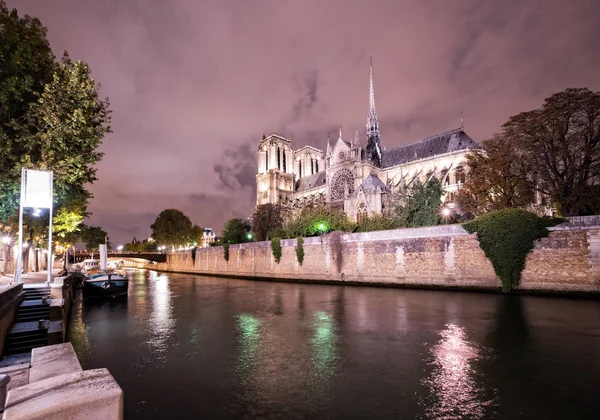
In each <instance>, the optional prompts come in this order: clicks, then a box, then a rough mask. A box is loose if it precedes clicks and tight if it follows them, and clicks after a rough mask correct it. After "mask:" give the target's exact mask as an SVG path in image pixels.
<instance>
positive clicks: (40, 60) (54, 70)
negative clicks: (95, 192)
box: [0, 0, 111, 221]
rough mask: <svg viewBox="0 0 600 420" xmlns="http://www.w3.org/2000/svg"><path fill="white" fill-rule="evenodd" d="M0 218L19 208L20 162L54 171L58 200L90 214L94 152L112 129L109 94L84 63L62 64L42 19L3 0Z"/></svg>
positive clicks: (68, 207) (0, 4)
mask: <svg viewBox="0 0 600 420" xmlns="http://www.w3.org/2000/svg"><path fill="white" fill-rule="evenodd" d="M0 28H1V29H0V167H2V168H3V170H2V171H0V220H4V221H8V220H10V219H11V218H12V217H13V215H14V214H15V213H16V211H17V208H18V194H19V190H20V176H21V168H22V167H25V168H33V169H41V170H51V171H53V173H54V201H55V202H56V203H58V207H57V208H56V213H57V214H58V212H59V211H60V209H61V208H65V209H66V210H67V211H68V212H72V213H77V214H79V215H80V216H82V217H83V216H85V215H86V210H87V202H88V200H89V199H90V198H91V194H90V193H89V192H88V191H87V189H86V188H85V186H86V185H87V184H88V183H91V182H93V181H95V179H96V177H95V173H96V169H95V167H94V165H95V164H96V163H97V162H98V161H99V160H100V159H101V158H102V154H101V153H99V152H98V151H97V148H98V146H99V145H100V143H101V140H102V138H103V137H104V135H105V134H107V133H109V132H110V131H111V129H110V110H109V103H108V100H107V99H106V100H100V99H99V96H98V89H99V87H98V85H97V84H96V83H95V82H94V80H93V79H91V77H90V70H89V67H88V66H87V64H85V63H82V62H79V61H77V62H75V63H73V62H72V61H71V60H70V58H69V56H68V54H67V53H66V52H65V54H64V56H63V58H62V60H61V61H60V62H59V63H55V62H54V56H53V55H52V52H51V50H50V47H49V45H48V41H47V40H46V29H45V28H44V27H43V26H42V25H41V23H40V22H39V20H37V19H33V18H30V17H28V16H25V17H23V18H19V17H18V15H17V12H16V11H15V10H13V11H10V12H9V11H8V9H7V8H6V6H5V4H4V2H3V1H2V0H0Z"/></svg>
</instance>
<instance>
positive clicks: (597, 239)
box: [155, 219, 600, 294]
mask: <svg viewBox="0 0 600 420" xmlns="http://www.w3.org/2000/svg"><path fill="white" fill-rule="evenodd" d="M576 223H578V225H572V224H570V223H566V224H565V225H561V226H560V228H555V229H552V230H551V232H550V235H549V237H548V238H543V239H541V240H539V241H538V242H537V243H536V245H535V248H534V250H533V251H532V252H531V253H530V254H529V255H528V257H527V263H526V266H525V269H524V270H523V273H522V282H521V285H520V287H519V289H520V290H523V291H531V292H569V293H570V292H585V293H594V294H597V293H600V233H599V232H600V226H598V227H596V226H588V225H586V223H587V224H593V223H594V222H593V220H591V219H586V220H585V221H581V220H580V221H577V222H576ZM334 242H335V241H332V236H331V235H324V236H323V237H312V238H306V239H305V240H304V254H305V256H304V263H303V265H300V264H298V262H297V261H296V254H295V247H296V239H286V240H282V241H281V246H282V257H281V261H280V263H279V264H277V263H276V262H275V259H274V258H273V255H272V252H271V248H270V242H252V243H245V244H238V245H231V246H230V247H229V260H228V261H225V259H224V254H223V247H210V248H201V249H197V250H196V253H195V257H193V256H192V253H191V252H190V251H186V252H177V253H172V254H169V255H168V258H167V263H165V264H162V265H159V267H156V268H155V269H158V270H163V271H172V272H184V273H198V274H206V275H217V276H226V277H242V278H253V279H265V280H269V279H279V280H293V281H303V282H311V281H312V282H319V281H324V282H340V283H344V284H364V285H396V286H406V287H431V288H440V287H442V288H475V289H487V290H498V291H499V290H500V289H501V282H500V280H499V279H498V278H497V276H496V274H495V272H494V269H493V267H492V264H491V262H490V261H489V260H488V259H487V258H486V256H485V254H484V252H483V250H482V249H481V247H480V246H479V242H478V240H477V237H476V235H474V234H473V235H472V234H469V233H467V232H466V231H465V230H464V229H463V228H462V226H460V225H443V226H435V227H427V228H415V229H396V230H389V231H378V232H366V233H352V234H344V235H341V240H340V241H339V245H335V244H334ZM336 247H339V249H335V248H336Z"/></svg>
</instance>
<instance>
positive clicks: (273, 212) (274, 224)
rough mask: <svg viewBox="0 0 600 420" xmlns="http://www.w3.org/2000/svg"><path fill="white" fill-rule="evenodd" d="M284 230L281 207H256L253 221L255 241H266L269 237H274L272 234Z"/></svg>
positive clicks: (271, 205) (268, 205)
mask: <svg viewBox="0 0 600 420" xmlns="http://www.w3.org/2000/svg"><path fill="white" fill-rule="evenodd" d="M282 228H283V214H282V210H281V206H279V205H277V204H270V203H269V204H262V205H260V206H257V207H256V209H255V210H254V217H253V219H252V232H253V233H254V239H255V240H257V241H265V240H267V239H269V237H273V236H271V235H270V232H273V231H275V232H277V231H280V230H281V229H282Z"/></svg>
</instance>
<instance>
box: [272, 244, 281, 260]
mask: <svg viewBox="0 0 600 420" xmlns="http://www.w3.org/2000/svg"><path fill="white" fill-rule="evenodd" d="M271 251H272V252H273V257H274V258H275V262H276V263H277V264H279V261H281V239H279V238H273V239H271Z"/></svg>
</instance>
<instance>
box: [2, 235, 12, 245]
mask: <svg viewBox="0 0 600 420" xmlns="http://www.w3.org/2000/svg"><path fill="white" fill-rule="evenodd" d="M2 243H3V244H4V245H9V244H10V236H3V237H2Z"/></svg>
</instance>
